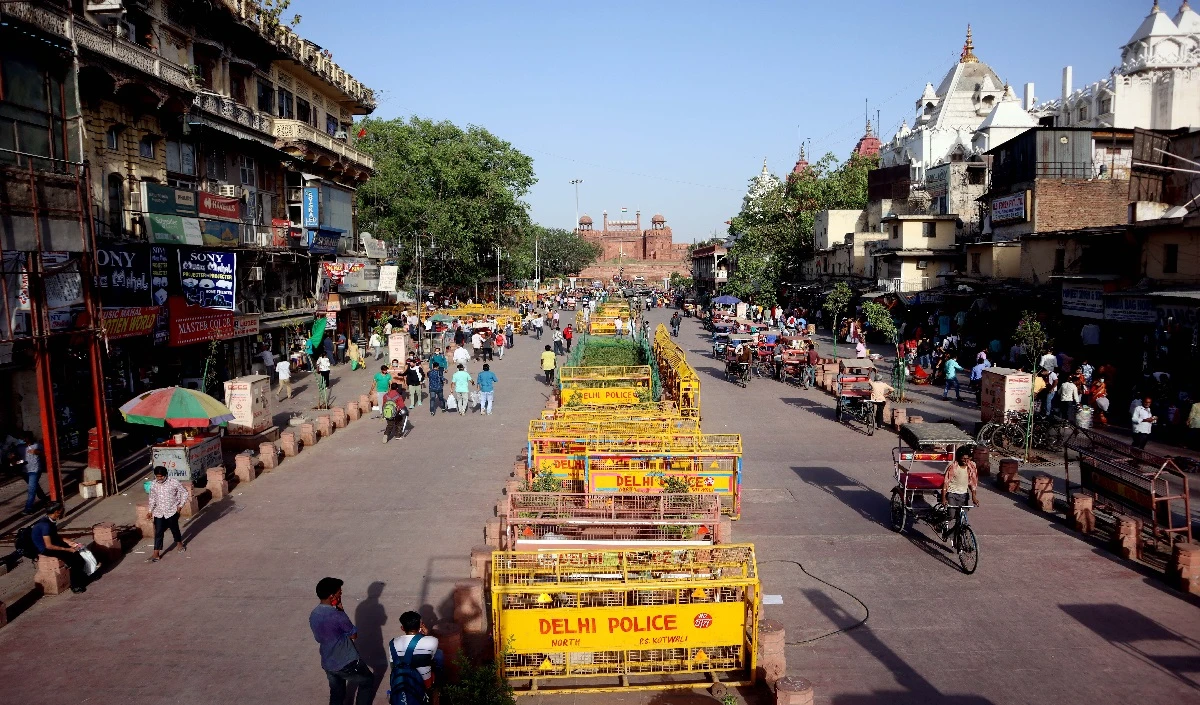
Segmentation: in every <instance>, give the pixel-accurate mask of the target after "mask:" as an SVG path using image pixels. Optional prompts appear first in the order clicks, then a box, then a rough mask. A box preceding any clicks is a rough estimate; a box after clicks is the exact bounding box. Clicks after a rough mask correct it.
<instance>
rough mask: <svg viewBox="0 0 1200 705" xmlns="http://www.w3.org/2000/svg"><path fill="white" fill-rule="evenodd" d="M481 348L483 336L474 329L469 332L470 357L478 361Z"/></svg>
mask: <svg viewBox="0 0 1200 705" xmlns="http://www.w3.org/2000/svg"><path fill="white" fill-rule="evenodd" d="M481 349H483V336H482V335H480V334H479V331H475V332H474V333H472V334H471V359H473V360H476V361H478V360H479V351H480V350H481Z"/></svg>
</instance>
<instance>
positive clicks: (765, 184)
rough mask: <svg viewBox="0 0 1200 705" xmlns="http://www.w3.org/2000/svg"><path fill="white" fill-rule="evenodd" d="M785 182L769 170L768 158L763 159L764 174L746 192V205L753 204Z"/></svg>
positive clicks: (755, 178)
mask: <svg viewBox="0 0 1200 705" xmlns="http://www.w3.org/2000/svg"><path fill="white" fill-rule="evenodd" d="M782 183H783V182H782V181H780V180H779V177H777V176H775V175H774V174H772V173H771V170H770V169H768V168H767V158H766V157H763V168H762V172H761V173H760V174H759V175H758V176H756V177H754V180H753V181H751V182H750V188H749V190H747V191H746V203H752V202H754V201H757V200H758V199H760V198H762V197H763V196H765V195H767V194H768V193H770V192H771V191H774V190H775V189H776V188H778V187H779V186H780V185H781V184H782Z"/></svg>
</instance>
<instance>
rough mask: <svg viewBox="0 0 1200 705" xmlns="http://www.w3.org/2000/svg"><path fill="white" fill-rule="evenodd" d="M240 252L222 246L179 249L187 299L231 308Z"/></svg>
mask: <svg viewBox="0 0 1200 705" xmlns="http://www.w3.org/2000/svg"><path fill="white" fill-rule="evenodd" d="M235 271H237V254H236V253H234V252H223V251H219V250H194V249H190V248H180V250H179V280H180V283H181V284H182V286H183V295H184V297H185V300H186V302H187V303H189V304H192V305H195V306H203V307H204V308H216V309H221V310H225V311H232V310H233V308H234V303H235V300H234V272H235Z"/></svg>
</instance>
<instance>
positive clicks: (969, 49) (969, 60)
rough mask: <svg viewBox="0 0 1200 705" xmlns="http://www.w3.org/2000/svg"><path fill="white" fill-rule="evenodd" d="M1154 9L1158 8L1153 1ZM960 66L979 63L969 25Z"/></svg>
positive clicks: (959, 59)
mask: <svg viewBox="0 0 1200 705" xmlns="http://www.w3.org/2000/svg"><path fill="white" fill-rule="evenodd" d="M1155 2H1156V4H1155V7H1158V5H1157V0H1155ZM958 63H960V64H976V63H979V59H978V57H976V56H975V43H974V42H972V41H971V25H967V41H966V43H964V44H963V50H962V55H961V56H959V57H958Z"/></svg>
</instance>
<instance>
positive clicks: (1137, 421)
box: [1130, 397, 1158, 449]
mask: <svg viewBox="0 0 1200 705" xmlns="http://www.w3.org/2000/svg"><path fill="white" fill-rule="evenodd" d="M1151 401H1152V399H1150V397H1146V398H1145V399H1142V403H1141V404H1139V405H1138V406H1136V407H1134V409H1133V414H1131V415H1130V419H1131V420H1132V421H1133V447H1134V448H1138V449H1143V448H1145V447H1146V443H1147V442H1148V441H1149V440H1150V431H1151V424H1154V423H1157V422H1158V418H1157V417H1156V416H1154V414H1152V413H1151V412H1150V403H1151Z"/></svg>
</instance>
